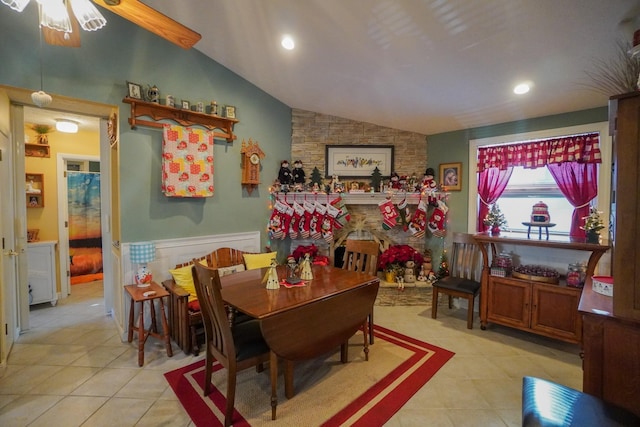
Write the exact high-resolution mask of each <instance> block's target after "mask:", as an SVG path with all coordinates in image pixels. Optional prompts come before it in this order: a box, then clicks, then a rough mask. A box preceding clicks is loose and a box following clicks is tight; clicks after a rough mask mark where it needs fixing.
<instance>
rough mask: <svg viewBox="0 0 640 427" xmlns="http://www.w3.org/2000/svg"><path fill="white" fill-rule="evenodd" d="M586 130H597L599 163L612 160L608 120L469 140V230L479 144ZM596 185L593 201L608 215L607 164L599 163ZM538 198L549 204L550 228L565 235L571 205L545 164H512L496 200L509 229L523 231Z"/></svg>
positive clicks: (474, 209)
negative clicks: (600, 153) (533, 167)
mask: <svg viewBox="0 0 640 427" xmlns="http://www.w3.org/2000/svg"><path fill="white" fill-rule="evenodd" d="M588 132H599V134H600V150H601V152H602V164H601V165H600V166H602V165H607V164H611V138H610V136H609V123H608V122H600V123H592V124H587V125H579V126H571V127H565V128H557V129H547V130H543V131H536V132H527V133H522V134H514V135H502V136H496V137H490V138H483V139H475V140H470V141H469V163H468V164H469V175H468V179H469V186H468V188H469V199H468V207H469V215H468V217H467V218H468V225H467V227H468V228H467V229H468V230H469V232H471V233H474V232H476V230H477V228H476V227H477V220H478V206H479V200H478V192H477V189H478V174H477V150H478V148H479V147H483V146H492V145H502V144H511V143H516V142H518V141H530V140H536V139H547V138H554V137H557V136H558V135H575V134H580V133H588ZM598 188H599V191H598V197H597V199H595V200H594V201H593V202H592V203H596V208H597V209H598V210H599V211H602V212H603V217H604V218H608V216H609V200H610V197H609V196H610V192H609V191H608V189H609V188H611V175H610V173H608V168H606V167H605V168H604V169H603V168H602V167H599V170H598ZM541 200H542V201H543V202H545V203H546V204H547V205H548V206H549V213H550V216H551V222H552V223H555V224H557V225H556V226H555V227H553V228H551V229H550V230H549V231H550V232H555V233H561V234H565V235H568V233H569V229H570V221H571V214H572V212H573V207H572V206H571V204H570V203H569V202H568V201H567V200H566V199H565V197H564V196H563V195H562V193H561V192H560V190H559V188H558V187H557V185H556V184H555V181H554V179H553V177H552V176H551V174H550V172H549V171H548V169H547V168H546V167H543V168H537V169H526V170H525V169H524V168H515V169H514V171H513V174H512V175H511V179H510V180H509V185H508V186H507V188H506V190H505V192H504V193H503V194H502V196H501V197H500V199H499V200H498V202H497V203H498V205H499V206H500V209H501V210H502V212H503V213H504V214H505V216H506V218H507V221H508V226H509V230H513V231H524V232H526V229H527V227H526V226H524V225H522V223H523V222H528V221H529V220H530V216H531V209H532V207H533V205H534V204H535V203H537V202H539V201H541Z"/></svg>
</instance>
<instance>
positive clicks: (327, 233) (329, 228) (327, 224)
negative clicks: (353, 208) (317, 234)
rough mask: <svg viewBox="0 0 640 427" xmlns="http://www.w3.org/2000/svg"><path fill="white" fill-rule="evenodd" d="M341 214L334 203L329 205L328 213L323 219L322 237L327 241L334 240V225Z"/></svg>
mask: <svg viewBox="0 0 640 427" xmlns="http://www.w3.org/2000/svg"><path fill="white" fill-rule="evenodd" d="M339 214H340V209H338V208H336V207H335V206H333V205H327V214H326V215H325V216H324V220H323V221H322V238H323V239H324V240H325V241H326V242H327V243H331V242H332V241H333V227H334V224H335V223H336V218H337V216H338V215H339Z"/></svg>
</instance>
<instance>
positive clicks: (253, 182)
mask: <svg viewBox="0 0 640 427" xmlns="http://www.w3.org/2000/svg"><path fill="white" fill-rule="evenodd" d="M240 154H241V155H242V185H243V186H244V187H245V188H246V189H247V192H248V193H249V194H251V192H252V191H253V189H254V188H255V187H257V186H258V184H260V161H261V160H262V159H264V152H263V151H262V150H261V149H260V146H259V145H258V141H256V142H253V141H252V140H251V138H249V142H245V141H244V140H242V148H241V149H240Z"/></svg>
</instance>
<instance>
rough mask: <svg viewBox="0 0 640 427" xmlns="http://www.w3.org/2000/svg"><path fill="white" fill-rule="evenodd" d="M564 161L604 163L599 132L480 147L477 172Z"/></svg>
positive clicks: (529, 166) (539, 165)
mask: <svg viewBox="0 0 640 427" xmlns="http://www.w3.org/2000/svg"><path fill="white" fill-rule="evenodd" d="M563 162H577V163H601V162H602V160H601V156H600V138H599V134H598V133H589V134H583V135H572V136H563V137H560V138H551V139H545V140H537V141H529V142H523V143H519V144H509V145H496V146H491V147H480V148H478V173H480V172H482V171H484V170H485V169H488V168H498V169H500V170H505V169H507V168H509V167H513V166H523V167H525V168H529V169H535V168H538V167H543V166H546V165H549V164H558V163H563Z"/></svg>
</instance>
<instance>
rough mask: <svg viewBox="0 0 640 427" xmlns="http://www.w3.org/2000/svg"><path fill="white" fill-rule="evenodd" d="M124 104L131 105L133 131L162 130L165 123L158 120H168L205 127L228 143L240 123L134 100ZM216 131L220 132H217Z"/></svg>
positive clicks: (233, 136) (184, 124) (130, 99)
mask: <svg viewBox="0 0 640 427" xmlns="http://www.w3.org/2000/svg"><path fill="white" fill-rule="evenodd" d="M122 102H124V103H126V104H131V117H130V118H129V124H130V125H131V129H135V128H136V126H149V127H155V128H162V125H163V123H161V122H159V121H158V120H165V119H166V120H173V121H174V122H176V123H178V124H180V125H182V126H195V125H199V126H203V127H205V128H207V129H209V130H212V131H214V132H213V134H214V137H215V138H220V139H226V140H227V142H233V140H234V139H236V136H235V135H234V134H233V127H234V125H235V124H236V123H238V120H237V119H230V118H226V117H220V116H213V115H211V114H205V113H198V112H196V111H191V110H183V109H180V108H174V107H169V106H168V105H161V104H156V103H154V102H145V101H142V100H139V99H134V98H124V99H123V100H122ZM140 117H151V118H152V119H153V120H154V121H150V120H142V119H140ZM216 129H217V130H218V131H215V130H216Z"/></svg>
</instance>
